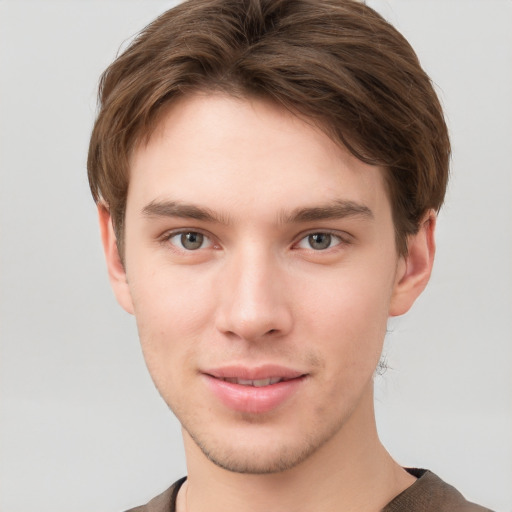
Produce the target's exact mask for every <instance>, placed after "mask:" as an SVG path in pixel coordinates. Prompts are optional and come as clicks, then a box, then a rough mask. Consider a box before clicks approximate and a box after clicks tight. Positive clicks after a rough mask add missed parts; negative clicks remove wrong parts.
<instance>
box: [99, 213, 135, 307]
mask: <svg viewBox="0 0 512 512" xmlns="http://www.w3.org/2000/svg"><path fill="white" fill-rule="evenodd" d="M98 218H99V222H100V232H101V241H102V243H103V251H104V252H105V259H106V261H107V270H108V276H109V279H110V285H111V286H112V290H113V291H114V295H115V296H116V298H117V302H119V304H120V305H121V307H122V308H123V309H124V310H125V311H127V312H128V313H130V314H132V315H133V303H132V296H131V294H130V288H129V286H128V280H127V278H126V271H125V268H124V265H123V262H122V260H121V257H120V255H119V250H118V248H117V240H116V235H115V233H114V228H113V226H112V218H111V216H110V211H109V210H108V208H107V206H106V205H104V204H98Z"/></svg>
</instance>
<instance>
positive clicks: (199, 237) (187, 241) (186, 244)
mask: <svg viewBox="0 0 512 512" xmlns="http://www.w3.org/2000/svg"><path fill="white" fill-rule="evenodd" d="M178 237H179V243H180V245H181V246H182V247H183V248H184V249H187V251H195V250H196V249H200V248H201V247H202V246H203V244H204V242H205V236H204V235H203V234H201V233H197V232H196V231H191V232H189V233H181V234H179V235H176V236H174V237H173V238H175V239H176V238H178Z"/></svg>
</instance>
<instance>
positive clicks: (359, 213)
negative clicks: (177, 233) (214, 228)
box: [142, 200, 374, 225]
mask: <svg viewBox="0 0 512 512" xmlns="http://www.w3.org/2000/svg"><path fill="white" fill-rule="evenodd" d="M142 214H143V215H144V216H146V217H178V218H182V219H194V220H200V221H205V222H212V223H217V224H225V225H228V224H229V219H228V217H226V216H224V215H219V214H217V213H215V212H213V211H212V210H210V209H209V208H204V207H201V206H197V205H194V204H188V203H181V202H178V201H151V202H150V203H149V204H148V205H146V206H145V207H144V208H143V209H142ZM347 217H362V218H366V219H370V220H371V219H373V218H374V216H373V212H372V211H371V210H370V208H368V207H367V206H365V205H362V204H359V203H356V202H354V201H346V200H337V201H334V202H333V203H329V204H326V205H320V206H312V207H304V208H297V209H295V210H292V211H291V212H289V213H287V212H281V213H280V215H279V221H280V223H283V224H298V223H301V222H311V221H316V220H329V219H343V218H347Z"/></svg>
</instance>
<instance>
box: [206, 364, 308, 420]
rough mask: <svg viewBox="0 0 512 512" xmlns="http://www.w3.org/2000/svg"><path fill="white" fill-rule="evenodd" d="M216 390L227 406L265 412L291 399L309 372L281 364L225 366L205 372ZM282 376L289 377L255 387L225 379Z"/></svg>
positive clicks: (213, 389) (251, 411)
mask: <svg viewBox="0 0 512 512" xmlns="http://www.w3.org/2000/svg"><path fill="white" fill-rule="evenodd" d="M202 374H203V377H204V378H205V380H206V383H207V385H208V387H209V389H210V390H211V391H212V393H213V394H214V395H215V396H216V397H217V399H219V400H220V402H221V403H222V404H223V405H224V406H226V407H227V408H229V409H231V410H234V411H237V412H244V413H252V414H263V413H266V412H270V411H272V410H274V409H276V408H278V407H279V406H280V405H282V404H284V403H285V402H287V401H288V400H289V399H290V398H291V397H292V396H293V395H294V394H295V393H296V392H297V391H298V390H299V389H300V387H301V386H302V384H303V382H304V380H305V379H306V378H307V374H305V373H302V372H300V371H297V370H294V369H291V368H286V367H283V366H277V365H264V366H259V367H254V368H250V367H245V366H224V367H222V368H215V369H209V370H206V371H203V372H202ZM276 377H280V378H283V379H286V380H283V381H281V382H277V383H275V384H269V385H267V386H261V387H255V386H244V385H241V384H237V383H233V382H227V381H225V380H223V379H227V378H230V379H232V378H238V379H244V380H263V379H271V378H276Z"/></svg>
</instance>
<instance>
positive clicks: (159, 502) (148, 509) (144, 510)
mask: <svg viewBox="0 0 512 512" xmlns="http://www.w3.org/2000/svg"><path fill="white" fill-rule="evenodd" d="M186 479H187V478H186V477H183V478H180V479H179V480H178V481H177V482H174V484H172V485H171V487H169V489H167V490H166V491H164V492H163V493H162V494H159V495H158V496H156V497H155V498H153V499H152V500H151V501H149V502H148V503H146V504H145V505H141V506H139V507H135V508H131V509H130V510H127V511H126V512H174V505H175V503H176V496H177V494H178V491H179V490H180V487H181V486H182V484H183V482H184V481H185V480H186Z"/></svg>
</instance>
